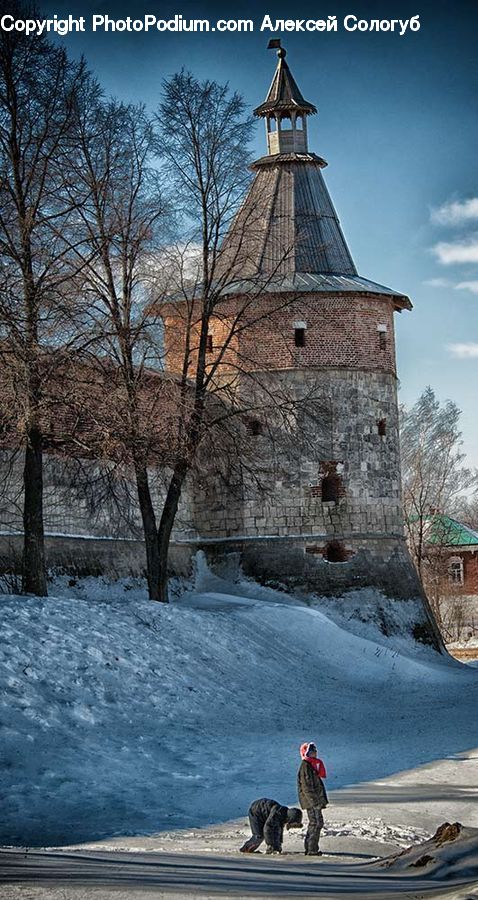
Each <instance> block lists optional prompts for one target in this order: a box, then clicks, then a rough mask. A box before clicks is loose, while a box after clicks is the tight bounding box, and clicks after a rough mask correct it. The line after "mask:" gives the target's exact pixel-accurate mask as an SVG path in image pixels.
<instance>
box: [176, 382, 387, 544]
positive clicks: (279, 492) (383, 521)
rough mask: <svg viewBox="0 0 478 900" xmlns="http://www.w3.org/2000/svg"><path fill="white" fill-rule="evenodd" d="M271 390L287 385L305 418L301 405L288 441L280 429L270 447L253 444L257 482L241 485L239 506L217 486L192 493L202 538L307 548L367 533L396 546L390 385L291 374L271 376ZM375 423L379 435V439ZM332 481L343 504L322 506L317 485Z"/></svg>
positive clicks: (259, 439) (259, 440)
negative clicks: (290, 542)
mask: <svg viewBox="0 0 478 900" xmlns="http://www.w3.org/2000/svg"><path fill="white" fill-rule="evenodd" d="M264 378H265V376H263V380H262V384H264ZM267 382H268V387H269V390H270V391H271V393H272V392H275V393H276V394H277V395H280V394H281V393H282V392H283V391H284V384H286V386H287V390H288V391H289V392H291V391H292V392H293V393H294V395H295V396H296V397H297V398H300V397H302V398H304V406H305V409H304V410H302V409H301V404H300V401H298V406H297V409H296V412H295V416H296V419H295V422H294V424H293V426H292V427H291V430H290V432H288V433H286V434H283V435H282V436H281V435H280V429H278V432H279V433H276V435H275V436H274V435H273V436H272V439H271V438H270V435H269V431H268V432H267V433H265V434H260V435H258V436H256V437H252V436H251V438H250V441H251V444H252V443H253V444H254V445H255V449H254V451H253V452H254V453H255V456H256V462H257V467H256V470H255V471H254V477H250V478H249V479H247V478H246V480H245V483H244V487H243V494H242V497H241V498H236V499H234V498H231V496H230V495H229V493H228V491H227V490H226V489H225V488H224V489H222V490H221V489H219V487H218V485H217V484H213V483H211V484H210V485H208V486H206V488H204V489H203V490H202V492H198V491H197V492H196V494H195V500H194V503H195V509H194V520H195V523H196V527H197V529H198V531H199V533H200V534H201V535H202V536H203V537H209V538H212V537H221V536H225V537H234V536H241V537H247V538H251V537H264V536H269V537H271V536H272V537H273V536H276V537H286V536H291V537H292V536H294V535H302V536H304V537H307V538H308V539H310V540H311V541H313V540H314V538H315V537H317V538H319V537H323V538H324V540H325V539H331V538H334V537H335V538H338V537H340V538H341V539H342V538H345V537H347V539H348V538H350V539H352V538H353V537H354V536H357V535H367V534H370V535H374V536H376V535H382V536H384V537H385V536H387V537H389V538H390V537H396V538H398V539H402V537H403V515H402V508H401V487H400V475H399V472H400V458H399V435H398V410H397V403H396V382H395V377H394V376H393V375H390V374H386V373H379V372H375V373H372V372H363V371H353V370H349V369H320V370H319V369H304V370H298V369H295V370H293V371H289V372H276V373H267ZM379 423H382V427H383V424H384V426H385V434H383V435H381V434H379V428H380V425H379ZM271 441H272V442H271ZM334 463H335V464H336V466H335V467H334V465H333V464H334ZM250 466H251V462H249V468H250ZM331 472H336V474H337V475H338V477H339V480H340V491H339V493H340V496H339V497H338V499H337V500H336V501H327V500H325V501H324V500H323V498H322V483H323V480H324V478H326V477H327V475H328V474H330V473H331ZM256 478H257V479H258V480H259V484H258V485H257V483H256Z"/></svg>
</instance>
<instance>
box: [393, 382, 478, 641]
mask: <svg viewBox="0 0 478 900" xmlns="http://www.w3.org/2000/svg"><path fill="white" fill-rule="evenodd" d="M460 415H461V411H460V409H459V408H458V406H457V405H456V403H453V402H452V401H451V400H447V401H446V402H445V403H440V401H439V400H438V399H437V397H436V396H435V393H434V391H433V390H432V388H431V387H428V388H426V390H425V391H424V392H423V394H422V395H421V396H420V397H419V398H418V400H417V402H416V403H415V404H414V406H413V407H412V408H411V409H410V410H407V409H404V408H402V409H401V456H402V478H403V499H404V509H405V516H406V529H407V535H408V542H409V546H410V551H411V554H412V558H413V560H414V563H415V566H416V568H417V571H418V573H419V575H420V578H421V580H422V583H423V586H424V589H425V592H426V593H427V596H428V599H429V601H430V604H431V606H432V608H433V611H434V614H435V616H436V618H437V621H438V623H439V625H440V627H441V628H444V625H445V619H444V610H443V601H444V600H445V599H446V598H448V597H449V596H451V595H453V594H454V593H456V592H454V591H453V587H452V586H451V585H450V580H449V565H450V553H451V545H452V543H453V535H454V527H455V523H454V522H453V521H452V520H451V519H449V517H448V516H449V515H453V513H454V511H455V509H458V508H459V507H460V505H461V504H462V503H463V501H464V498H465V496H466V493H467V492H469V491H470V490H473V489H474V490H476V488H477V485H478V476H477V473H476V472H474V471H472V470H471V469H468V468H466V466H465V465H464V459H465V454H464V453H463V452H462V450H461V447H462V441H461V433H460V431H459V420H460ZM448 618H449V616H448ZM448 624H449V623H448Z"/></svg>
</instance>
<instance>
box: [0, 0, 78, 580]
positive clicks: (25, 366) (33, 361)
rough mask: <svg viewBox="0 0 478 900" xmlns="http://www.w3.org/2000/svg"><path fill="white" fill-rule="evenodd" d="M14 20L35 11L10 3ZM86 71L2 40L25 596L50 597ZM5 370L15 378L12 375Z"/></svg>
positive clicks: (0, 217)
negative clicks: (48, 422)
mask: <svg viewBox="0 0 478 900" xmlns="http://www.w3.org/2000/svg"><path fill="white" fill-rule="evenodd" d="M12 6H13V7H14V9H13V12H14V14H15V15H18V16H19V17H22V15H25V14H26V13H27V12H28V10H27V8H26V7H23V6H22V5H20V4H12ZM84 77H85V68H84V65H83V63H81V62H80V63H72V62H70V61H69V60H68V59H67V57H66V54H65V52H64V51H63V50H62V49H60V48H58V47H55V46H53V45H51V44H49V43H48V42H47V41H46V40H44V39H43V38H41V37H35V39H31V38H30V37H26V36H25V35H24V34H22V33H19V32H17V31H13V32H5V31H2V32H1V34H0V282H1V284H0V337H1V354H2V362H3V365H4V377H5V381H7V380H8V381H9V388H8V390H10V391H13V393H14V396H15V404H16V409H17V424H18V431H19V434H20V435H21V443H22V446H23V448H24V471H23V486H24V490H23V526H24V551H23V582H22V584H23V591H24V592H25V593H35V594H39V595H46V593H47V584H46V573H45V550H44V526H43V449H44V435H43V426H42V417H43V416H44V410H45V404H46V403H47V398H46V396H45V392H44V377H43V373H42V366H43V367H45V365H48V360H49V361H50V363H51V364H53V360H54V354H50V355H49V351H50V350H51V348H52V347H53V346H54V345H55V342H58V340H60V338H61V335H62V333H64V332H65V330H66V329H67V327H68V320H69V318H70V316H71V311H70V310H69V309H68V308H67V306H65V291H64V287H65V284H66V282H67V280H68V278H69V277H70V275H71V264H72V254H71V252H70V248H71V240H65V237H66V235H67V234H68V233H69V231H70V229H71V226H72V220H73V219H74V212H75V210H74V207H73V206H72V204H71V200H70V198H69V197H68V196H67V194H66V192H65V190H64V186H65V181H66V179H67V178H68V173H69V157H70V155H71V137H72V127H73V124H74V120H75V115H76V96H77V91H78V87H79V85H80V84H81V82H82V80H83V79H84ZM6 372H8V376H7V375H5V373H6Z"/></svg>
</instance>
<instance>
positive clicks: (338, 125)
mask: <svg viewBox="0 0 478 900" xmlns="http://www.w3.org/2000/svg"><path fill="white" fill-rule="evenodd" d="M7 5H8V4H7ZM43 9H44V10H45V11H46V12H47V13H49V14H50V13H57V14H58V15H67V14H68V13H71V14H72V15H74V16H80V15H84V16H86V17H87V27H88V30H87V31H86V33H84V34H77V35H67V36H66V37H64V38H60V39H59V40H61V41H62V42H63V43H64V45H65V46H66V47H67V49H69V50H70V51H71V53H72V54H73V55H78V54H80V53H83V54H84V55H85V56H86V59H87V61H88V63H89V65H90V68H92V69H93V71H94V72H95V74H96V75H97V76H98V78H99V80H100V82H101V83H102V85H103V87H104V88H105V90H106V91H107V92H108V93H111V94H115V95H116V96H118V97H120V98H121V99H123V100H132V101H143V102H144V103H145V104H146V105H147V106H148V108H150V109H154V108H156V107H157V105H158V102H159V98H160V94H161V85H162V82H163V79H164V78H167V77H168V76H170V75H172V74H173V73H174V72H176V71H178V70H179V69H181V68H182V67H185V68H187V69H190V70H191V71H192V72H193V73H194V74H195V75H197V76H198V77H199V78H213V79H216V80H219V81H221V82H224V81H227V82H229V84H230V85H231V87H232V88H234V89H235V90H238V91H239V92H240V93H242V94H243V96H244V98H245V100H246V102H247V104H248V105H250V107H251V108H253V107H254V106H256V105H257V104H258V103H260V102H261V101H262V100H263V99H264V97H265V95H266V93H267V90H268V87H269V84H270V81H271V79H272V75H273V71H274V68H275V64H276V57H275V54H274V53H273V52H270V51H269V52H268V51H267V49H266V47H267V43H268V40H269V39H270V38H271V37H276V38H277V37H280V38H281V39H282V43H283V45H284V46H285V47H286V49H287V61H288V63H289V65H290V68H291V70H292V73H293V75H294V77H295V79H296V81H297V82H298V84H299V87H300V89H301V91H302V93H303V95H304V96H305V97H306V99H308V100H309V101H311V102H312V103H314V104H315V105H316V106H317V107H318V110H319V112H318V115H317V116H314V117H312V118H311V119H310V120H309V147H310V149H311V150H313V151H314V152H316V153H318V154H319V155H320V156H323V157H325V159H326V160H327V161H328V163H329V166H328V168H327V169H326V170H325V172H324V176H325V179H326V182H327V185H328V187H329V190H330V192H331V194H332V198H333V201H334V204H335V206H336V209H337V212H338V214H339V217H340V220H341V224H342V227H343V230H344V232H345V236H346V239H347V242H348V245H349V248H350V250H351V253H352V256H353V258H354V261H355V263H356V265H357V268H358V271H359V274H360V275H362V276H364V277H367V278H370V279H372V280H374V281H378V282H381V283H383V284H386V285H387V286H389V287H392V288H394V289H396V290H397V291H399V292H403V293H406V294H408V295H409V296H410V298H411V299H412V302H413V305H414V309H413V311H412V312H406V311H404V312H402V313H401V314H400V315H398V316H397V322H396V326H397V356H398V372H399V378H400V393H399V399H400V401H401V402H403V403H405V404H407V405H410V404H412V403H413V402H414V401H415V400H416V399H417V397H418V396H419V394H420V393H421V392H422V391H423V389H424V388H425V387H426V386H427V385H431V387H432V388H433V389H434V390H435V392H436V394H437V396H438V397H439V398H440V399H441V400H445V399H448V398H450V399H452V400H454V401H455V402H457V403H458V405H459V406H460V408H461V409H462V411H463V414H462V419H461V425H462V431H463V439H464V448H463V449H464V450H465V452H466V454H467V462H468V463H469V464H471V465H473V466H478V417H477V416H476V414H475V408H476V384H477V382H478V153H477V148H478V115H477V113H478V108H477V107H478V102H477V98H478V41H477V34H478V4H477V3H476V0H473V2H461V3H460V2H449V0H446V2H445V0H435V2H422V3H420V2H418V0H417V2H416V3H412V4H411V5H410V4H409V3H408V2H403V3H391V4H389V3H387V4H384V3H383V2H382V3H381V2H375V3H373V2H369V3H366V2H357V3H351V2H345V3H344V2H341V0H337V2H335V3H334V4H330V5H328V6H323V7H322V6H321V5H320V4H313V3H310V2H299V3H283V2H271V3H269V4H268V5H263V4H262V3H261V4H251V3H249V2H247V0H245V2H243V3H238V4H237V5H236V4H227V5H226V4H225V3H224V4H219V3H214V2H207V0H205V2H203V3H191V2H183V3H179V2H176V3H174V2H171V0H167V2H165V3H162V4H161V5H157V4H155V3H151V2H149V3H143V2H142V0H137V2H136V3H131V2H130V3H126V2H124V0H122V2H119V3H113V2H111V3H110V2H104V0H96V2H95V0H87V2H80V0H77V2H76V3H75V0H56V2H49V0H46V2H45V3H44V4H43ZM93 13H96V14H106V13H107V14H108V15H109V16H110V17H111V18H113V19H120V18H124V17H126V16H128V15H130V16H132V17H133V18H140V17H142V16H143V15H144V14H146V13H154V14H155V15H157V16H158V18H164V19H169V18H171V17H172V16H174V15H175V14H176V13H177V14H181V15H182V16H183V17H184V18H199V19H201V18H209V19H210V20H211V22H212V23H214V22H215V20H217V19H219V18H227V19H229V18H230V19H237V18H241V19H245V18H252V19H253V21H254V31H253V33H237V32H236V33H219V32H217V31H216V32H214V33H212V32H211V33H209V34H204V33H185V32H183V33H168V32H162V33H158V32H156V31H154V32H150V33H149V34H145V33H138V32H136V33H130V34H127V33H118V32H116V33H108V34H104V33H100V32H97V33H96V34H93V33H92V32H91V30H90V28H89V23H90V17H91V15H92V14H93ZM266 14H268V15H269V16H270V17H271V19H272V20H275V19H281V18H300V19H302V18H305V19H307V18H312V19H317V18H327V16H328V15H336V16H337V19H338V32H337V33H334V32H312V33H290V32H280V31H278V32H274V33H272V32H270V31H263V32H261V31H260V26H261V22H262V19H263V16H264V15H266ZM346 15H355V16H356V17H357V19H366V20H369V21H370V20H372V19H375V18H379V19H380V18H387V19H392V18H399V19H402V20H405V19H409V18H411V17H412V16H416V15H419V17H420V30H419V31H415V32H411V31H409V30H407V32H406V33H405V34H404V35H403V36H400V35H399V33H396V32H394V33H391V32H386V31H384V32H376V31H374V32H366V31H361V32H359V31H354V32H347V31H345V30H344V28H343V20H344V17H345V16H346ZM264 150H265V139H264V133H263V123H262V122H258V127H257V132H256V138H255V144H254V151H255V153H256V155H257V156H261V155H262V154H263V153H264Z"/></svg>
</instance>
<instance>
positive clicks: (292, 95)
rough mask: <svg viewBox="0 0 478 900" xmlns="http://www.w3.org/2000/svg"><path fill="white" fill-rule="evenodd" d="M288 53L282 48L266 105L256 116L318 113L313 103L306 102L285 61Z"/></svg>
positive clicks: (256, 111) (258, 110) (262, 106)
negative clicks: (281, 113) (285, 113)
mask: <svg viewBox="0 0 478 900" xmlns="http://www.w3.org/2000/svg"><path fill="white" fill-rule="evenodd" d="M285 55H286V52H285V50H284V49H283V48H281V49H280V50H279V52H278V56H279V61H278V63H277V68H276V70H275V73H274V78H273V79H272V84H271V86H270V88H269V93H268V94H267V97H266V99H265V100H264V103H261V105H260V106H258V107H257V108H256V109H255V110H254V114H255V115H256V116H265V115H267V113H272V112H294V111H295V112H303V113H305V114H306V115H309V114H311V113H316V112H317V109H316V108H315V106H314V104H313V103H309V102H308V100H304V98H303V96H302V94H301V92H300V90H299V88H298V87H297V83H296V81H295V79H294V77H293V75H292V72H291V71H290V69H289V66H288V65H287V63H286V61H285Z"/></svg>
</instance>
